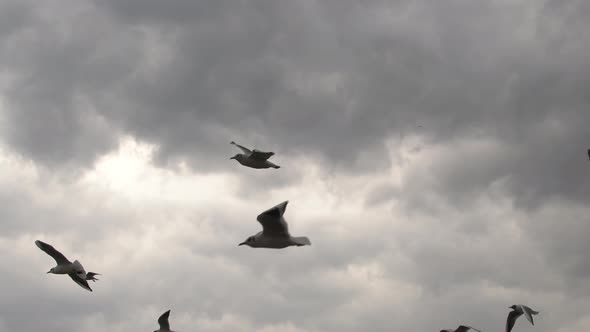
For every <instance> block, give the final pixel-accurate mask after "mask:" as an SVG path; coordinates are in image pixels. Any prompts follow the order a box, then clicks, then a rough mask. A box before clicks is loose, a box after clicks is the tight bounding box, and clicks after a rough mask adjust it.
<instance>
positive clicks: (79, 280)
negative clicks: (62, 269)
mask: <svg viewBox="0 0 590 332" xmlns="http://www.w3.org/2000/svg"><path fill="white" fill-rule="evenodd" d="M68 275H69V276H70V278H72V280H74V281H75V282H76V283H77V284H78V285H80V287H82V288H84V289H86V290H89V291H91V292H92V288H90V286H89V285H88V282H87V281H86V280H84V279H82V278H80V276H79V275H77V274H76V272H70V273H68Z"/></svg>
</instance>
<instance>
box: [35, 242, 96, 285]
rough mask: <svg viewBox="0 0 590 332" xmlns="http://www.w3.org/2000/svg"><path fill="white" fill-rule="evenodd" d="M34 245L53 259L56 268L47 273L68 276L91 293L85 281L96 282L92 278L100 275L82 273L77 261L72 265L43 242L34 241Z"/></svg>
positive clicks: (82, 268) (82, 269)
mask: <svg viewBox="0 0 590 332" xmlns="http://www.w3.org/2000/svg"><path fill="white" fill-rule="evenodd" d="M35 244H36V245H37V247H39V249H41V250H43V251H44V252H45V253H46V254H48V255H49V256H51V257H53V259H55V262H56V263H57V266H55V267H53V268H51V270H49V271H48V272H47V273H53V274H67V275H69V276H70V278H72V280H74V281H75V282H76V283H77V284H78V285H80V287H82V288H84V289H86V290H89V291H91V292H92V289H91V288H90V286H88V282H87V280H92V281H96V280H98V279H96V278H95V277H94V276H96V275H100V274H98V273H94V272H88V273H86V271H84V267H83V266H82V264H80V262H78V261H77V260H75V261H74V262H73V263H72V262H70V261H69V260H68V259H67V258H66V257H65V256H64V255H63V254H62V253H61V252H59V251H57V250H56V249H55V248H54V247H53V246H51V245H49V244H47V243H45V242H41V241H39V240H37V241H35Z"/></svg>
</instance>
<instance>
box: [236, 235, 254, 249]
mask: <svg viewBox="0 0 590 332" xmlns="http://www.w3.org/2000/svg"><path fill="white" fill-rule="evenodd" d="M255 243H256V238H255V237H254V236H250V237H249V238H247V239H246V241H244V242H242V243H240V244H238V247H239V246H241V245H247V246H249V247H254V245H255Z"/></svg>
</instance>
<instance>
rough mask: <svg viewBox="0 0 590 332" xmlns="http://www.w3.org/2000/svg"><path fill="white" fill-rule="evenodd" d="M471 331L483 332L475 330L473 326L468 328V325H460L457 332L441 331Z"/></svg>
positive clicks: (443, 331)
mask: <svg viewBox="0 0 590 332" xmlns="http://www.w3.org/2000/svg"><path fill="white" fill-rule="evenodd" d="M469 330H475V331H477V332H481V331H480V330H478V329H476V328H473V327H471V326H467V325H459V327H458V328H457V329H456V330H450V329H448V330H440V332H467V331H469Z"/></svg>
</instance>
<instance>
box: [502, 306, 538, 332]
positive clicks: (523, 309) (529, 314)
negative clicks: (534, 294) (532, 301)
mask: <svg viewBox="0 0 590 332" xmlns="http://www.w3.org/2000/svg"><path fill="white" fill-rule="evenodd" d="M508 308H510V309H512V311H511V312H510V313H509V314H508V318H507V319H506V332H510V331H512V327H514V323H515V322H516V319H517V318H518V317H520V316H521V315H522V314H524V316H525V317H526V319H528V321H529V322H531V324H532V325H535V323H534V322H533V315H538V314H539V312H538V311H534V310H533V309H531V308H529V307H527V306H526V305H523V304H515V305H511V306H510V307H508Z"/></svg>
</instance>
